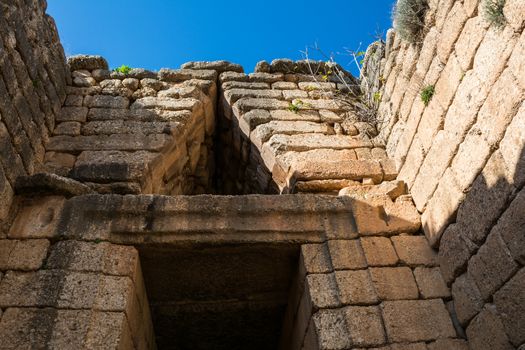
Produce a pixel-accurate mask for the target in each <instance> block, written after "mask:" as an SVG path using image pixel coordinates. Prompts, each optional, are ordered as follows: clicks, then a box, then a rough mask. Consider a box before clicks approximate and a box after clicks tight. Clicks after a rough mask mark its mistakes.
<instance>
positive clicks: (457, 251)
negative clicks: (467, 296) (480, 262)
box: [438, 224, 478, 284]
mask: <svg viewBox="0 0 525 350" xmlns="http://www.w3.org/2000/svg"><path fill="white" fill-rule="evenodd" d="M465 231H467V228H466V227H465V226H463V225H461V224H452V225H450V226H448V228H447V229H446V231H445V232H444V233H443V237H442V238H441V242H440V246H439V253H438V256H439V257H438V260H439V266H440V268H441V273H442V274H443V278H444V279H445V281H446V282H447V283H448V284H450V283H452V281H454V279H455V278H456V277H457V276H458V275H459V273H460V272H461V271H464V270H466V267H467V262H468V260H469V259H470V257H471V256H472V255H474V253H475V252H476V251H477V250H478V246H477V245H476V244H474V243H473V242H471V241H470V240H469V239H468V238H466V237H465V235H464V232H465Z"/></svg>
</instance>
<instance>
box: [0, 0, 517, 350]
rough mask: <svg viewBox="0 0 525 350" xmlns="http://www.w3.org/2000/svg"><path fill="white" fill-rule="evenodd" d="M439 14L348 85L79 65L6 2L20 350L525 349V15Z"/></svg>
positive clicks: (25, 4)
mask: <svg viewBox="0 0 525 350" xmlns="http://www.w3.org/2000/svg"><path fill="white" fill-rule="evenodd" d="M429 5H430V6H429V10H428V12H427V14H426V17H425V21H426V23H427V28H425V38H424V41H423V42H422V43H420V44H418V45H408V44H407V43H405V42H403V41H402V40H401V39H400V38H399V37H398V36H397V35H396V34H395V32H394V31H390V32H389V33H388V34H387V40H386V43H380V42H379V43H374V44H373V45H372V46H371V47H370V48H369V49H368V50H367V54H366V57H365V65H364V67H363V72H364V76H363V77H361V78H362V79H361V80H360V81H358V80H356V79H355V78H353V77H352V76H351V75H349V74H348V75H345V76H344V77H342V79H344V80H345V82H346V84H340V80H338V79H335V78H334V77H328V78H327V77H325V76H322V75H315V74H313V75H312V74H310V73H311V71H314V72H323V70H326V67H327V66H326V64H325V63H322V62H311V61H297V62H294V61H291V60H286V59H278V60H274V61H273V62H271V63H268V62H265V61H262V62H259V63H258V64H257V66H256V69H255V72H254V73H251V74H245V73H244V70H243V68H242V67H241V66H239V65H237V64H234V63H230V62H226V61H216V62H189V63H186V64H184V65H182V66H181V68H180V69H162V70H160V71H159V72H150V71H147V70H144V69H132V70H131V71H130V72H128V73H125V74H124V73H119V72H115V71H109V70H108V65H107V62H106V61H105V59H104V58H102V57H100V56H75V57H71V58H69V59H68V60H67V61H66V60H65V58H64V54H63V49H62V47H61V45H60V42H59V39H58V35H57V32H56V28H55V26H54V23H53V20H52V19H51V18H50V17H49V16H47V15H46V14H45V8H46V4H45V2H44V1H21V0H14V1H7V2H3V3H1V4H0V10H1V12H0V24H2V25H0V35H1V40H0V193H1V194H2V196H1V198H2V199H4V201H2V204H0V222H1V223H2V225H0V339H2V342H1V344H0V348H35V347H37V348H38V347H47V348H53V349H68V348H79V349H80V348H86V349H93V348H104V349H113V348H115V349H117V348H118V349H155V348H156V347H159V348H163V347H170V346H177V347H179V348H210V347H214V348H228V349H232V348H236V347H239V346H244V347H246V344H248V347H250V348H254V349H256V348H260V347H263V348H268V347H271V348H274V347H279V348H282V349H305V350H306V349H308V350H310V349H319V350H348V349H383V350H396V349H421V350H439V349H451V350H453V349H454V350H455V349H458V350H464V349H467V348H470V349H476V350H478V349H481V350H483V349H496V350H499V349H521V348H523V346H525V333H524V329H525V327H524V317H523V315H525V309H524V305H525V295H524V291H525V273H524V272H525V267H524V266H525V255H524V252H525V238H524V237H525V235H524V233H523V227H524V226H525V215H524V214H523V213H524V212H525V192H524V191H525V189H523V185H524V184H525V176H523V174H525V169H524V168H523V160H524V154H525V151H524V150H523V149H524V148H525V134H524V130H525V123H524V120H525V119H524V116H525V105H524V104H523V100H524V98H525V84H524V83H523V79H524V76H523V72H525V67H524V66H523V62H524V60H523V57H525V51H524V48H525V41H524V38H525V36H524V35H525V34H524V33H523V30H524V28H525V17H524V16H525V8H524V5H523V2H522V1H521V0H507V1H506V5H505V7H504V15H505V17H506V19H507V24H506V26H505V28H503V29H501V30H497V29H496V28H494V27H491V26H490V25H489V24H488V23H487V22H486V20H485V19H484V18H483V11H482V5H481V4H480V1H478V0H474V1H471V0H464V1H451V0H432V1H430V2H429ZM311 68H312V70H310V69H311ZM427 85H435V94H434V96H433V97H432V99H431V101H430V103H429V104H428V105H427V106H426V105H425V104H424V103H423V102H422V101H421V99H420V97H419V93H420V91H421V89H422V88H423V87H425V86H427ZM348 87H350V89H348ZM361 92H362V94H361ZM340 96H345V102H341V100H340ZM378 96H379V97H380V98H379V99H378ZM373 106H375V107H377V109H378V114H379V116H378V118H377V120H378V121H379V125H371V124H369V123H365V122H363V121H362V119H361V118H360V114H359V113H360V111H362V110H363V108H365V107H366V108H370V107H373ZM2 130H3V131H2ZM203 193H208V195H200V196H194V195H196V194H203ZM214 193H219V194H227V195H229V196H223V195H211V194H214ZM409 193H410V194H409ZM248 194H250V195H248ZM255 194H259V195H255ZM268 194H281V195H280V196H268ZM186 195H189V196H186ZM231 195H236V196H231ZM421 229H423V231H424V234H423V233H422V232H421ZM197 265H198V266H197ZM221 317H223V318H224V319H221ZM217 320H220V322H218V321H217ZM279 322H281V323H279ZM228 327H230V328H228ZM233 328H235V329H233ZM279 328H281V330H280V332H279ZM467 339H468V341H467ZM241 343H242V345H239V344H241ZM263 344H264V345H263Z"/></svg>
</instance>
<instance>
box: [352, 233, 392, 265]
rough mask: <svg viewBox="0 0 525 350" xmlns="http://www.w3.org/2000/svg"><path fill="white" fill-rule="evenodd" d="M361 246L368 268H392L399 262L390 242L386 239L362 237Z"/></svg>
mask: <svg viewBox="0 0 525 350" xmlns="http://www.w3.org/2000/svg"><path fill="white" fill-rule="evenodd" d="M361 245H362V246H363V250H364V253H365V256H366V261H367V263H368V265H370V266H393V265H396V264H397V263H398V261H399V259H398V257H397V254H396V251H395V250H394V247H393V245H392V242H391V241H390V239H389V238H387V237H363V238H361Z"/></svg>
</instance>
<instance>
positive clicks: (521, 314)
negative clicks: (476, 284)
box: [494, 268, 525, 346]
mask: <svg viewBox="0 0 525 350" xmlns="http://www.w3.org/2000/svg"><path fill="white" fill-rule="evenodd" d="M494 304H495V305H496V307H497V310H498V313H499V315H500V319H501V321H502V323H503V326H504V328H505V332H506V334H507V336H508V338H509V339H510V341H511V342H512V343H513V344H514V346H519V345H520V344H523V343H525V269H524V268H522V269H521V270H520V271H519V272H518V273H517V274H516V275H515V276H514V277H512V279H511V280H510V281H508V282H507V283H506V284H505V285H504V286H503V287H502V288H501V289H500V290H499V291H498V292H497V293H496V294H494Z"/></svg>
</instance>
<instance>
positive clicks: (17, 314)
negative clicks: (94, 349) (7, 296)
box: [0, 308, 91, 349]
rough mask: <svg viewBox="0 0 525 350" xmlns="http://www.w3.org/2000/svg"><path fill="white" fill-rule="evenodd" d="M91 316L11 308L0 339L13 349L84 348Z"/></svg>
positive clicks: (76, 312)
mask: <svg viewBox="0 0 525 350" xmlns="http://www.w3.org/2000/svg"><path fill="white" fill-rule="evenodd" d="M90 318H91V312H90V311H86V310H56V309H51V308H44V309H33V308H9V309H7V310H6V312H5V313H4V315H3V317H2V320H1V322H0V336H1V337H2V340H3V341H5V342H6V344H9V346H10V347H13V348H18V349H23V348H27V349H29V348H34V347H49V348H55V349H66V348H71V347H74V348H78V349H80V348H82V347H83V346H84V338H85V336H86V334H87V333H88V329H89V326H90Z"/></svg>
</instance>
